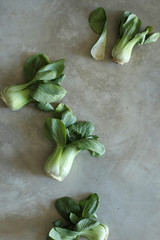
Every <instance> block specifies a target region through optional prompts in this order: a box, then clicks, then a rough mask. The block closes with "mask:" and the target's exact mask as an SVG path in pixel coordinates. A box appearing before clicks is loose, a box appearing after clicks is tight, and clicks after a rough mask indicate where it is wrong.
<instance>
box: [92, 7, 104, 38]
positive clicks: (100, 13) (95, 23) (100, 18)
mask: <svg viewBox="0 0 160 240" xmlns="http://www.w3.org/2000/svg"><path fill="white" fill-rule="evenodd" d="M106 21H107V16H106V12H105V10H104V9H103V8H102V7H99V8H96V9H95V10H94V11H92V12H91V13H90V15H89V24H90V26H91V28H92V29H93V31H94V32H96V33H98V34H101V33H102V32H103V29H104V25H105V24H106Z"/></svg>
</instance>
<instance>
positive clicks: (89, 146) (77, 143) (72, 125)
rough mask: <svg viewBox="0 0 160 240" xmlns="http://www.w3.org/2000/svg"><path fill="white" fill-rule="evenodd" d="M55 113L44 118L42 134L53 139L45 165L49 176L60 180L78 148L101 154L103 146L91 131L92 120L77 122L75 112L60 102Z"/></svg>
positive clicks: (98, 155)
mask: <svg viewBox="0 0 160 240" xmlns="http://www.w3.org/2000/svg"><path fill="white" fill-rule="evenodd" d="M54 115H55V118H47V119H46V121H45V125H44V133H45V136H46V137H47V138H48V139H50V140H51V141H53V142H55V143H56V147H55V149H54V151H53V153H52V154H51V155H50V156H49V158H48V159H47V161H46V163H45V167H44V168H45V172H46V173H47V175H48V176H50V177H52V178H54V179H56V180H58V181H62V180H63V179H64V178H65V177H66V176H67V175H68V174H69V172H70V170H71V167H72V164H73V160H74V158H75V157H76V155H77V154H78V153H79V152H80V151H82V150H88V151H89V152H90V154H91V155H92V156H93V157H100V156H102V155H103V154H104V152H105V148H104V145H103V144H102V143H100V142H99V141H98V137H97V136H95V135H93V130H94V126H93V124H92V123H91V122H86V121H83V122H77V119H76V116H75V115H74V114H73V113H72V111H71V109H70V108H69V107H67V106H66V105H65V104H63V103H60V104H59V105H58V107H57V108H56V109H55V111H54Z"/></svg>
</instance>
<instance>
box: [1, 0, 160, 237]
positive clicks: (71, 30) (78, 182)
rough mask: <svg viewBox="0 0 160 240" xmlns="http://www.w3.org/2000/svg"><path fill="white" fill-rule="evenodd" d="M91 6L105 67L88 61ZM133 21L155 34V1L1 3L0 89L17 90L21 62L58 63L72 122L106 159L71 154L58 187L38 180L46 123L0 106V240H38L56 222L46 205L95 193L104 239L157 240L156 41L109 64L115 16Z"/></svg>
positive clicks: (159, 121) (45, 151) (159, 124)
mask: <svg viewBox="0 0 160 240" xmlns="http://www.w3.org/2000/svg"><path fill="white" fill-rule="evenodd" d="M98 6H102V7H104V8H105V9H106V12H107V15H108V44H107V51H106V59H105V60H104V61H102V62H96V61H94V60H93V59H92V58H91V56H90V49H91V47H92V46H93V44H94V43H95V42H96V40H97V38H98V36H97V35H96V34H95V33H94V32H93V31H92V30H91V28H90V27H89V25H88V19H87V18H88V15H89V13H90V12H91V11H92V10H93V9H95V8H96V7H98ZM125 10H129V11H131V12H134V13H136V14H137V15H138V16H139V17H140V18H141V20H142V28H144V27H146V26H147V25H151V26H154V27H155V28H154V29H155V31H160V25H159V20H160V19H159V11H160V1H159V0H145V1H144V0H141V1H139V0H135V1H131V0H123V1H122V0H112V1H109V0H106V1H105V0H103V1H93V0H88V1H86V0H81V1H74V0H61V1H58V0H57V1H53V0H34V1H31V0H28V1H25V0H13V1H9V0H0V23H1V28H0V53H1V60H0V72H1V78H0V89H3V88H4V87H6V86H8V85H10V84H13V83H23V82H24V76H23V65H24V62H25V60H26V59H27V57H29V56H31V55H32V54H35V53H38V52H40V53H41V52H44V53H45V54H47V55H48V56H49V57H50V58H51V59H60V58H65V59H66V69H65V73H66V76H67V77H66V79H65V81H64V84H63V86H64V87H65V88H66V89H67V91H68V94H67V95H66V97H65V98H64V100H63V101H64V102H65V103H66V104H68V105H69V106H70V107H71V109H72V110H73V111H74V113H75V114H76V115H77V118H78V119H79V120H89V121H92V122H93V124H94V125H95V134H97V135H99V136H100V140H101V141H102V142H103V143H104V144H105V146H106V154H105V155H104V156H103V157H102V158H100V159H96V158H92V157H91V156H90V155H89V154H88V152H83V153H80V154H79V155H78V156H77V157H76V159H75V162H74V165H73V168H72V171H71V173H70V175H69V176H68V177H67V178H66V179H65V180H64V182H62V183H59V182H56V181H54V180H52V179H50V178H48V177H47V176H46V175H45V174H44V171H43V166H44V162H45V160H46V159H47V157H48V156H49V154H50V153H51V152H52V150H53V144H52V143H51V142H49V141H48V140H47V139H46V138H45V137H44V135H43V124H44V121H45V118H46V117H48V116H51V114H49V113H42V112H39V111H37V110H35V108H34V106H32V105H28V106H26V107H25V108H23V109H22V110H20V111H18V112H12V111H11V110H9V109H8V108H7V107H6V106H5V104H4V103H3V102H2V101H1V102H0V135H1V138H0V156H1V161H0V164H1V173H0V174H1V175H0V216H1V217H0V219H1V227H0V239H1V240H6V239H7V240H21V239H25V240H44V239H46V235H47V233H48V231H49V230H50V228H51V226H52V222H53V221H54V220H56V219H57V218H58V217H59V215H58V213H57V212H56V210H55V207H54V201H55V199H57V198H59V197H62V196H65V195H67V196H71V197H73V198H74V199H75V200H80V199H83V198H84V197H86V196H87V195H88V194H89V193H91V192H97V193H98V194H99V196H100V198H101V205H100V208H99V211H98V216H99V219H100V221H101V222H102V223H105V224H107V225H108V226H109V228H110V236H109V240H111V239H112V240H122V239H123V240H140V239H145V240H150V239H154V240H159V239H160V228H159V222H160V211H159V209H160V207H159V206H160V147H159V146H160V79H159V75H160V57H159V56H160V40H159V41H158V42H157V43H155V44H150V45H146V46H141V47H140V46H137V47H135V49H134V51H133V55H132V58H131V61H130V62H129V63H128V64H126V65H124V66H119V65H117V64H114V63H112V61H111V57H110V52H111V49H112V47H113V45H114V43H115V41H116V38H117V24H118V19H119V17H120V15H121V13H122V11H125Z"/></svg>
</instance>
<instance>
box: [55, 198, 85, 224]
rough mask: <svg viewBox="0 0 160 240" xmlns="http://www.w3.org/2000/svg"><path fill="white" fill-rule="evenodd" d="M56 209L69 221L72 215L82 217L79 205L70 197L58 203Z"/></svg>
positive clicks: (60, 199) (59, 200)
mask: <svg viewBox="0 0 160 240" xmlns="http://www.w3.org/2000/svg"><path fill="white" fill-rule="evenodd" d="M55 205H56V208H57V210H58V212H59V213H60V214H61V216H62V217H64V218H65V219H66V220H67V221H68V220H70V214H71V213H74V214H76V215H77V216H80V215H81V209H80V207H79V205H78V204H77V203H76V202H75V201H74V200H73V199H72V198H69V197H62V198H59V199H58V200H57V201H56V204H55Z"/></svg>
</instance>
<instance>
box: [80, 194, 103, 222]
mask: <svg viewBox="0 0 160 240" xmlns="http://www.w3.org/2000/svg"><path fill="white" fill-rule="evenodd" d="M98 207H99V197H98V195H97V194H96V193H94V194H92V195H90V196H89V198H88V199H87V200H86V202H85V204H84V206H83V211H82V217H83V218H90V217H92V216H93V215H94V214H95V213H96V211H97V209H98Z"/></svg>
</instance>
